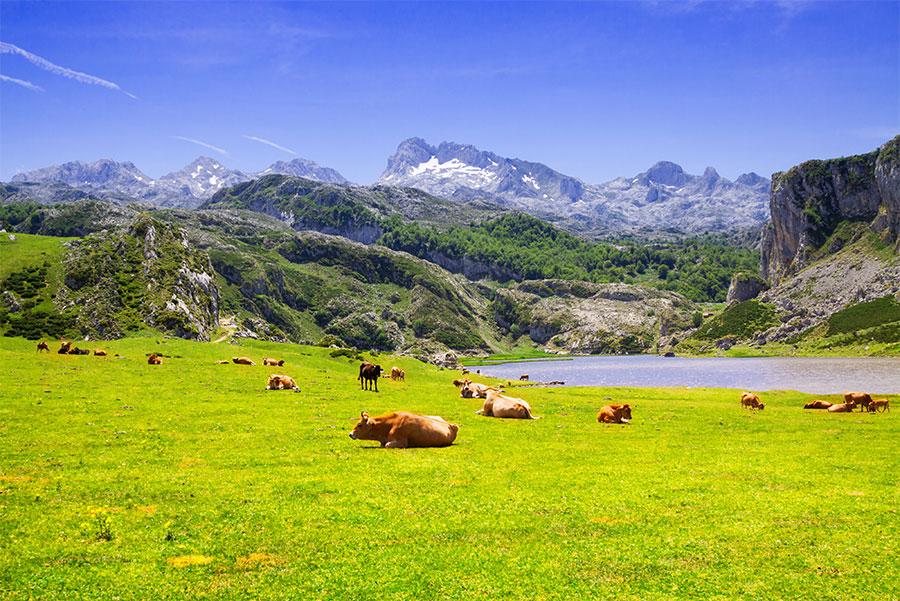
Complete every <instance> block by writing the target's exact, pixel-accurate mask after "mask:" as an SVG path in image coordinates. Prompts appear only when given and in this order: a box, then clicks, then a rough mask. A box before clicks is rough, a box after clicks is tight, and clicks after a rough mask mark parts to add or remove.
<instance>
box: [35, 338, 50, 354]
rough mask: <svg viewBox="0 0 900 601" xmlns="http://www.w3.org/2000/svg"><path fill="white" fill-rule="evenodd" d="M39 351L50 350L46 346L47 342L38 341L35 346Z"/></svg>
mask: <svg viewBox="0 0 900 601" xmlns="http://www.w3.org/2000/svg"><path fill="white" fill-rule="evenodd" d="M41 351H47V352H48V353H49V352H50V347H49V346H47V343H46V342H44V341H43V340H41V341H40V342H38V346H37V352H39V353H40V352H41Z"/></svg>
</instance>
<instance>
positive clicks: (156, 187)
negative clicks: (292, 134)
mask: <svg viewBox="0 0 900 601" xmlns="http://www.w3.org/2000/svg"><path fill="white" fill-rule="evenodd" d="M270 173H279V174H285V175H294V176H298V177H305V178H307V179H312V180H317V181H322V182H326V183H342V184H343V183H347V180H346V179H344V177H343V176H342V175H341V174H340V173H338V172H337V171H335V170H334V169H330V168H328V167H322V166H320V165H317V164H316V163H314V162H312V161H307V160H305V159H295V160H293V161H290V162H284V161H278V162H276V163H273V164H272V165H271V166H269V167H268V168H267V169H265V170H263V171H261V172H259V173H245V172H243V171H237V170H234V169H230V168H228V167H226V166H225V165H223V164H222V162H221V161H217V160H216V159H212V158H209V157H203V156H201V157H198V158H196V159H194V160H193V161H192V162H191V163H190V164H188V165H186V166H185V167H184V168H183V169H180V170H178V171H173V172H172V173H168V174H166V175H164V176H162V177H160V178H159V179H156V180H154V179H152V178H150V177H148V176H147V175H145V174H144V173H143V172H142V171H141V170H140V169H138V168H137V167H135V166H134V164H133V163H130V162H121V163H120V162H117V161H113V160H110V159H101V160H99V161H94V162H93V163H87V162H82V161H72V162H68V163H63V164H62V165H53V166H50V167H44V168H42V169H35V170H34V171H27V172H24V173H19V174H16V175H15V176H13V178H12V183H13V184H15V185H16V186H17V189H18V190H19V193H20V196H23V197H27V198H30V199H32V200H37V201H39V202H58V201H59V200H60V198H63V199H69V198H71V199H75V198H83V197H85V196H89V197H93V198H100V199H103V200H111V201H114V202H122V203H125V202H133V201H135V200H137V201H142V202H148V203H151V204H155V205H159V206H165V207H182V208H190V209H193V208H197V207H198V206H200V205H201V204H203V202H204V201H205V200H207V199H208V198H210V197H211V196H212V195H213V194H215V193H216V192H218V191H219V190H221V189H223V188H227V187H230V186H234V185H235V184H239V183H241V182H245V181H249V180H251V179H256V178H258V177H262V176H263V175H269V174H270ZM17 198H18V197H17Z"/></svg>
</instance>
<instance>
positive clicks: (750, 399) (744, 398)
mask: <svg viewBox="0 0 900 601" xmlns="http://www.w3.org/2000/svg"><path fill="white" fill-rule="evenodd" d="M741 407H747V408H748V409H750V410H753V409H759V410H760V411H762V410H763V409H765V408H766V406H765V405H764V404H762V403H760V402H759V397H758V396H756V395H755V394H753V393H752V392H745V393H744V394H742V395H741Z"/></svg>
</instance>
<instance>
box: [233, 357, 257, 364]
mask: <svg viewBox="0 0 900 601" xmlns="http://www.w3.org/2000/svg"><path fill="white" fill-rule="evenodd" d="M231 362H232V363H236V364H237V365H256V363H254V362H253V359H251V358H250V357H232V358H231Z"/></svg>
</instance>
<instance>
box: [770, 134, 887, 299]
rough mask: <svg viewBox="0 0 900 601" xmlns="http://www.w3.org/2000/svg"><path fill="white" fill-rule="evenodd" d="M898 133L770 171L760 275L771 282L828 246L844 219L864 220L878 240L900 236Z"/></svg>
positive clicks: (788, 273) (791, 272)
mask: <svg viewBox="0 0 900 601" xmlns="http://www.w3.org/2000/svg"><path fill="white" fill-rule="evenodd" d="M898 147H900V136H898V137H897V138H894V139H893V140H891V141H890V142H888V143H886V144H885V145H884V146H882V147H881V148H880V149H879V150H876V151H874V152H870V153H868V154H863V155H856V156H851V157H845V158H840V159H831V160H826V161H820V160H814V161H807V162H805V163H802V164H800V165H798V166H796V167H793V168H791V169H789V170H788V171H786V172H783V173H776V174H774V175H773V176H772V193H771V197H770V202H769V205H770V212H771V223H770V224H769V226H767V228H766V229H765V231H764V234H763V245H762V276H763V277H764V278H765V279H766V280H767V281H769V283H771V284H773V285H774V284H777V283H779V282H780V281H781V280H783V279H784V278H785V277H787V276H790V275H792V274H795V273H797V272H798V271H800V270H801V269H803V268H804V267H806V266H807V265H809V264H810V262H811V261H812V260H814V259H815V258H816V257H817V253H819V254H821V253H820V252H819V251H822V250H823V247H825V248H824V252H829V251H832V250H833V249H830V248H827V246H826V243H828V242H829V238H830V237H831V236H832V234H834V232H835V230H836V229H837V228H838V227H839V226H840V225H841V224H842V223H845V222H865V223H867V224H869V225H870V228H871V230H872V231H874V232H876V233H877V234H878V235H879V236H881V237H882V239H884V240H887V241H890V242H894V241H897V239H898V235H900V151H898Z"/></svg>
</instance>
